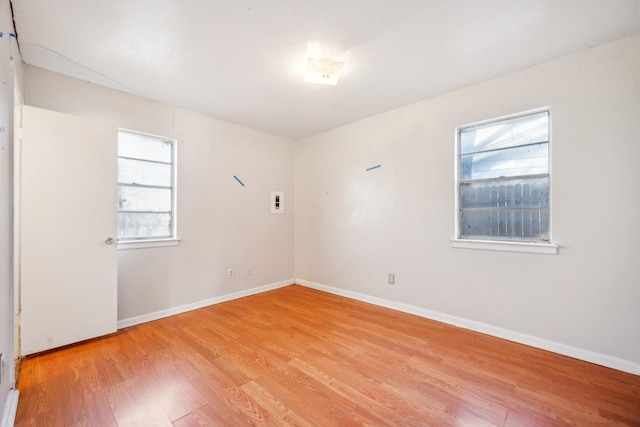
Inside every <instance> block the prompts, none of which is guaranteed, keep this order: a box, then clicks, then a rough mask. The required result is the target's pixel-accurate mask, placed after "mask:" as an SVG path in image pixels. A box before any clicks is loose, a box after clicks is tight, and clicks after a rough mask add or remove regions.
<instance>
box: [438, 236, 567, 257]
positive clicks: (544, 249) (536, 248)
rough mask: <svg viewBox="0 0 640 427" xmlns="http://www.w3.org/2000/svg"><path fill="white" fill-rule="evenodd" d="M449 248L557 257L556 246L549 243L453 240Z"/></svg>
mask: <svg viewBox="0 0 640 427" xmlns="http://www.w3.org/2000/svg"><path fill="white" fill-rule="evenodd" d="M451 247H453V248H462V249H480V250H485V251H502V252H521V253H530V254H545V255H557V254H558V245H554V244H551V243H525V242H498V241H493V240H464V239H454V240H452V241H451Z"/></svg>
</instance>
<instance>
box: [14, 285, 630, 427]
mask: <svg viewBox="0 0 640 427" xmlns="http://www.w3.org/2000/svg"><path fill="white" fill-rule="evenodd" d="M18 388H19V390H20V401H19V405H18V412H17V418H16V425H17V426H30V425H40V426H47V427H49V426H100V427H102V426H116V425H117V426H154V427H155V426H172V425H173V426H180V427H182V426H207V425H210V426H248V425H270V426H286V425H298V426H359V425H370V426H384V425H394V426H395V425H398V426H400V425H402V426H485V425H486V426H563V425H574V426H609V425H635V426H640V377H638V376H635V375H631V374H625V373H622V372H618V371H615V370H612V369H608V368H604V367H600V366H596V365H592V364H589V363H586V362H581V361H577V360H574V359H570V358H567V357H563V356H559V355H555V354H552V353H548V352H545V351H542V350H537V349H533V348H530V347H526V346H523V345H519V344H515V343H511V342H507V341H504V340H501V339H497V338H493V337H489V336H486V335H482V334H478V333H475V332H470V331H467V330H463V329H459V328H455V327H453V326H448V325H445V324H442V323H438V322H434V321H430V320H426V319H423V318H420V317H416V316H412V315H408V314H404V313H399V312H396V311H393V310H389V309H385V308H380V307H376V306H373V305H369V304H365V303H361V302H357V301H354V300H350V299H346V298H342V297H338V296H335V295H330V294H326V293H323V292H319V291H316V290H312V289H308V288H304V287H301V286H296V285H294V286H289V287H286V288H281V289H278V290H275V291H271V292H266V293H263V294H259V295H255V296H251V297H247V298H243V299H239V300H235V301H231V302H227V303H223V304H218V305H214V306H211V307H207V308H203V309H200V310H195V311H191V312H188V313H184V314H180V315H176V316H173V317H169V318H165V319H161V320H158V321H154V322H149V323H145V324H142V325H138V326H134V327H130V328H126V329H123V330H121V331H119V332H118V333H117V334H114V335H111V336H108V337H105V338H101V339H97V340H93V341H90V342H86V343H81V344H78V345H74V346H70V347H67V348H63V349H60V350H57V351H53V352H50V353H46V354H41V355H38V356H34V357H30V358H27V359H26V360H25V361H24V363H23V366H22V372H21V376H20V382H19V387H18Z"/></svg>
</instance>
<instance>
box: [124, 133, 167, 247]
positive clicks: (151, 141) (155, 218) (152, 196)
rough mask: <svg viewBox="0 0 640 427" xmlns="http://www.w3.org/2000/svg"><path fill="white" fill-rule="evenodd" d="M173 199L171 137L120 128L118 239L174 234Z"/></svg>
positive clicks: (140, 239)
mask: <svg viewBox="0 0 640 427" xmlns="http://www.w3.org/2000/svg"><path fill="white" fill-rule="evenodd" d="M175 200H176V191H175V141H174V140H172V139H168V138H161V137H157V136H152V135H146V134H143V133H138V132H131V131H125V130H120V131H119V133H118V241H120V242H123V241H125V242H126V241H143V240H158V239H172V238H175V237H176V223H175V218H176V215H175V205H176V204H175Z"/></svg>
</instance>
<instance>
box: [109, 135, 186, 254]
mask: <svg viewBox="0 0 640 427" xmlns="http://www.w3.org/2000/svg"><path fill="white" fill-rule="evenodd" d="M121 133H128V134H133V135H141V136H144V137H148V138H153V139H156V140H159V141H163V142H169V143H170V144H171V187H170V188H171V236H167V237H164V236H163V237H139V238H126V239H120V238H118V249H139V248H154V247H163V246H177V245H179V244H180V239H179V238H178V204H177V200H178V186H177V169H178V140H177V139H175V138H169V137H166V136H160V135H154V134H151V133H147V132H140V131H136V130H131V129H125V128H118V144H120V134H121ZM120 158H121V156H120V155H118V162H119V161H120ZM140 160H144V159H140ZM117 186H118V189H119V188H120V177H119V174H118V182H117ZM119 214H120V210H119V209H118V215H119Z"/></svg>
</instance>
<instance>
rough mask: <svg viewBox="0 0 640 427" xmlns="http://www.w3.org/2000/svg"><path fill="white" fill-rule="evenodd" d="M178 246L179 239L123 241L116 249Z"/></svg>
mask: <svg viewBox="0 0 640 427" xmlns="http://www.w3.org/2000/svg"><path fill="white" fill-rule="evenodd" d="M178 245H180V239H156V240H125V241H123V242H118V249H143V248H162V247H165V246H178Z"/></svg>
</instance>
